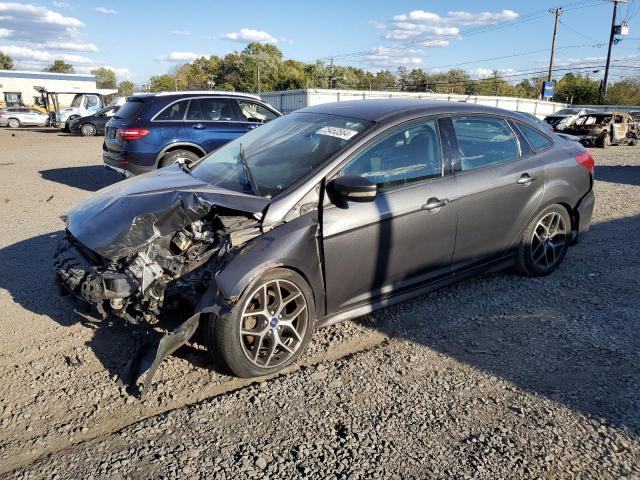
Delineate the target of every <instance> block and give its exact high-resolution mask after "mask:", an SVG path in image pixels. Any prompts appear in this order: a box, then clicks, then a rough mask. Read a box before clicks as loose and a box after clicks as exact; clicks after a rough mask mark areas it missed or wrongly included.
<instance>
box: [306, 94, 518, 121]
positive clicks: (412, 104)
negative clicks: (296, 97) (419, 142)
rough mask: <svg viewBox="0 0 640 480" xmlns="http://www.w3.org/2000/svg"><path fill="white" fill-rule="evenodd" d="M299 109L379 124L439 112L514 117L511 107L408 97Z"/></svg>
mask: <svg viewBox="0 0 640 480" xmlns="http://www.w3.org/2000/svg"><path fill="white" fill-rule="evenodd" d="M297 112H303V113H321V114H326V115H339V116H343V117H351V118H357V119H360V120H367V121H372V122H376V123H381V122H384V121H387V120H393V119H397V118H401V117H413V116H416V115H430V114H438V113H452V114H465V113H470V114H472V113H487V114H494V115H508V116H513V115H512V113H513V112H510V111H508V110H504V109H502V108H495V107H488V106H484V105H476V104H475V103H465V102H448V101H443V100H423V99H407V98H392V99H370V100H348V101H344V102H333V103H323V104H320V105H314V106H312V107H306V108H303V109H300V110H297Z"/></svg>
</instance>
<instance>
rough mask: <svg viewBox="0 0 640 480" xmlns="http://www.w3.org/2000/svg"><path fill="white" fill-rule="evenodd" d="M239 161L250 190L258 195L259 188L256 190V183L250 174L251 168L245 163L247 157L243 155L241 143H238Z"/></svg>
mask: <svg viewBox="0 0 640 480" xmlns="http://www.w3.org/2000/svg"><path fill="white" fill-rule="evenodd" d="M240 162H242V170H243V171H244V176H245V177H247V181H248V182H249V185H251V191H252V192H253V193H254V194H255V195H258V196H261V195H260V190H258V185H256V182H255V181H254V179H253V175H251V170H249V165H248V164H247V159H246V158H245V156H244V147H243V146H242V143H240Z"/></svg>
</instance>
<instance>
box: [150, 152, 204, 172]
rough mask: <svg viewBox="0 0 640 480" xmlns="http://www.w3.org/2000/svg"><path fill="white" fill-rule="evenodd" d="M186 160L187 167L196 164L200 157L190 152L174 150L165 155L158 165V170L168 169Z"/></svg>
mask: <svg viewBox="0 0 640 480" xmlns="http://www.w3.org/2000/svg"><path fill="white" fill-rule="evenodd" d="M180 159H182V160H184V161H185V163H186V164H187V165H189V164H191V163H193V162H196V161H198V160H199V159H200V157H199V156H198V155H196V154H195V153H193V152H191V151H189V150H174V151H173V152H169V153H165V154H164V156H163V157H162V158H161V159H160V162H159V163H158V168H162V167H168V166H169V165H173V164H174V163H176V162H178V160H180Z"/></svg>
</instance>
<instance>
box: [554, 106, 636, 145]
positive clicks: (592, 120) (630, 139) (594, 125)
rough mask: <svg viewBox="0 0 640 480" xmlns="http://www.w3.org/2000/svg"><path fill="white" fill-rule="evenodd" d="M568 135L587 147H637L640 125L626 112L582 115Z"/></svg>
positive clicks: (570, 128) (568, 130)
mask: <svg viewBox="0 0 640 480" xmlns="http://www.w3.org/2000/svg"><path fill="white" fill-rule="evenodd" d="M565 132H566V133H568V134H570V135H574V136H575V137H577V138H579V139H580V143H582V144H583V145H585V146H587V147H592V146H595V147H601V148H607V147H608V146H609V145H636V144H637V142H638V139H639V137H638V135H639V134H640V132H639V131H638V124H637V122H636V121H635V120H634V119H633V117H632V116H631V115H629V114H628V113H624V112H599V113H590V114H588V115H581V116H580V117H579V118H578V119H577V120H576V121H575V122H574V124H573V125H572V126H571V127H569V128H568V129H566V130H565Z"/></svg>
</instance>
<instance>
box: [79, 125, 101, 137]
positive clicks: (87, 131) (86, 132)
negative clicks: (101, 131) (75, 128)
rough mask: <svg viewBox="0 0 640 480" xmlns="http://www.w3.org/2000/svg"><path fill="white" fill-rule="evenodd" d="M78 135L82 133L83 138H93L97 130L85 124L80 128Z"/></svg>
mask: <svg viewBox="0 0 640 480" xmlns="http://www.w3.org/2000/svg"><path fill="white" fill-rule="evenodd" d="M80 133H82V136H83V137H93V136H95V134H96V133H97V130H96V127H95V126H94V125H92V124H91V123H85V124H84V125H82V127H80Z"/></svg>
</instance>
